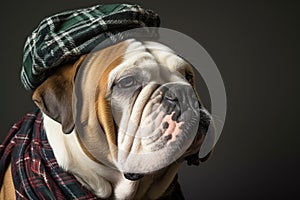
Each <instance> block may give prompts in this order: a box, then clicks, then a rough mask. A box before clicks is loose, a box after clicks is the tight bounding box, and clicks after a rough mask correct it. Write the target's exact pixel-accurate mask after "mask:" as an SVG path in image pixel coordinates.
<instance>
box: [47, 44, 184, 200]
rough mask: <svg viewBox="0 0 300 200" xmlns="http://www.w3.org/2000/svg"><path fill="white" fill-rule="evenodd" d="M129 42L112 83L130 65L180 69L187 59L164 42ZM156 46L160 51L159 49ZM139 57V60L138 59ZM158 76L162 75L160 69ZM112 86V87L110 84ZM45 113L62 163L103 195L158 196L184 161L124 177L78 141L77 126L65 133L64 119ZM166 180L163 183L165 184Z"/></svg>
mask: <svg viewBox="0 0 300 200" xmlns="http://www.w3.org/2000/svg"><path fill="white" fill-rule="evenodd" d="M128 43H129V47H128V48H127V52H126V53H125V56H124V61H123V62H122V63H121V65H119V66H118V67H117V68H115V69H114V70H112V71H111V73H110V75H109V82H108V85H111V84H112V80H114V78H115V76H117V75H118V74H119V73H120V71H122V70H128V68H129V66H135V65H138V64H141V63H143V64H145V63H146V65H145V66H149V69H151V66H153V64H157V63H160V64H163V65H166V66H170V70H171V71H176V70H178V68H181V67H183V66H184V62H183V60H182V59H181V58H179V57H178V56H176V55H175V54H174V52H173V51H172V50H170V49H169V48H167V47H165V46H164V45H160V44H159V43H151V42H149V43H144V44H142V43H140V42H134V41H128ZM146 49H147V51H149V49H150V51H151V53H149V52H147V51H146ZM156 49H158V50H160V51H156ZM161 50H164V51H165V53H161ZM159 52H160V53H159ZM137 60H138V62H139V63H136V62H135V61H137ZM144 70H147V68H144ZM156 76H160V74H159V72H158V71H157V75H156ZM173 77H174V79H176V81H179V82H182V83H185V82H183V81H182V79H179V78H178V80H177V77H176V76H175V75H174V76H173ZM108 88H110V87H109V86H108ZM43 117H44V121H43V123H44V128H45V131H46V134H47V137H48V140H49V143H50V145H51V147H52V149H53V151H54V155H55V157H56V159H57V162H58V164H59V166H61V167H62V168H63V169H65V170H67V171H69V172H71V173H73V174H74V175H75V177H76V178H77V179H78V181H79V182H80V183H82V185H84V186H85V187H87V188H88V189H89V190H91V191H93V192H94V193H95V194H96V195H97V196H98V197H100V198H109V199H132V198H133V197H134V198H138V199H144V198H148V199H153V198H157V197H159V196H160V195H161V194H163V193H164V191H165V189H166V188H167V187H168V185H169V183H170V182H171V181H172V180H173V178H174V176H175V174H176V173H177V170H178V168H179V165H180V163H175V167H172V169H173V170H170V171H167V170H168V169H163V170H161V171H160V172H159V173H158V174H159V175H157V174H155V175H147V176H146V177H144V178H143V179H141V180H139V181H129V180H127V179H125V178H124V176H123V174H122V172H120V171H118V170H117V168H118V167H119V166H116V168H115V169H112V168H111V167H108V166H105V165H104V164H100V163H97V162H95V161H93V160H92V159H91V158H90V157H88V156H87V155H86V154H85V152H84V151H83V149H82V147H81V145H80V143H79V141H78V137H77V133H76V130H73V131H72V132H71V133H70V134H64V133H63V131H62V126H61V124H60V123H58V122H56V121H54V120H53V119H51V118H50V117H48V116H47V115H45V114H43ZM154 160H156V158H155V159H154ZM153 162H155V161H153ZM137 166H138V165H137ZM137 170H138V169H137ZM154 177H155V178H154ZM162 183H163V185H161V184H162Z"/></svg>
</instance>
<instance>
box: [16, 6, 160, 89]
mask: <svg viewBox="0 0 300 200" xmlns="http://www.w3.org/2000/svg"><path fill="white" fill-rule="evenodd" d="M159 24H160V19H159V16H158V15H157V14H156V13H154V12H153V11H151V10H147V9H143V8H141V7H140V6H138V5H129V4H109V5H96V6H93V7H90V8H85V9H79V10H73V11H66V12H63V13H60V14H56V15H53V16H51V17H48V18H45V19H44V20H42V22H41V23H40V24H39V26H38V27H37V28H36V29H35V30H34V31H33V33H32V34H31V35H30V36H29V37H28V38H27V41H26V42H25V46H24V56H23V66H22V70H21V81H22V83H23V85H24V87H25V88H26V89H27V90H34V89H35V88H36V87H37V86H38V85H39V84H41V83H42V82H43V81H44V80H45V79H46V77H47V76H48V75H49V74H51V70H50V69H52V68H55V67H57V66H59V65H60V64H62V63H65V62H68V61H71V60H74V59H76V58H78V57H79V56H80V55H82V54H86V53H89V52H90V51H91V50H92V49H93V48H95V47H96V46H97V45H98V44H99V43H100V42H102V41H104V40H105V39H107V38H112V39H113V37H114V35H115V34H118V33H120V32H122V31H125V30H129V29H133V28H140V27H158V26H159Z"/></svg>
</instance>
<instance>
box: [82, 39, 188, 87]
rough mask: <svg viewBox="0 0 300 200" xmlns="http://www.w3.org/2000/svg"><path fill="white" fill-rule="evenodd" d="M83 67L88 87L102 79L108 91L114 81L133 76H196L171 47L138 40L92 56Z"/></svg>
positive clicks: (126, 42) (123, 43) (109, 48)
mask: <svg viewBox="0 0 300 200" xmlns="http://www.w3.org/2000/svg"><path fill="white" fill-rule="evenodd" d="M83 65H84V66H83V67H81V73H82V77H83V79H84V80H86V81H84V82H85V84H88V83H91V84H94V83H96V82H98V80H100V79H101V80H102V81H100V84H101V85H106V86H108V87H109V85H111V84H112V82H113V81H114V80H115V79H117V78H119V77H120V76H123V75H124V74H130V73H131V72H134V73H143V75H145V76H147V75H149V74H152V75H153V74H155V73H156V74H159V75H160V76H161V75H162V74H166V75H168V76H170V75H171V74H176V73H180V74H185V72H189V73H193V71H192V67H191V66H190V64H189V63H187V62H186V61H185V60H184V59H182V58H181V57H179V56H178V55H177V54H176V53H175V52H174V51H173V50H172V49H170V48H169V47H167V46H165V45H163V44H161V43H158V42H153V41H143V42H141V41H138V40H135V39H128V40H125V41H123V42H120V43H118V44H116V45H113V46H110V47H107V48H105V49H103V50H100V51H97V52H93V53H91V54H90V55H89V56H88V58H87V60H86V61H85V63H84V64H83ZM175 72H176V73H175ZM100 77H101V78H100ZM98 83H99V82H98Z"/></svg>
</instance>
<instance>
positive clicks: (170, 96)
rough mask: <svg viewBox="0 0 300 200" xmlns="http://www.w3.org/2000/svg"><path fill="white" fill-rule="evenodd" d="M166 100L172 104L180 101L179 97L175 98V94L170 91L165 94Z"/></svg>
mask: <svg viewBox="0 0 300 200" xmlns="http://www.w3.org/2000/svg"><path fill="white" fill-rule="evenodd" d="M165 100H167V101H170V102H175V101H178V99H177V97H176V96H175V94H174V93H172V92H170V91H168V92H166V94H165Z"/></svg>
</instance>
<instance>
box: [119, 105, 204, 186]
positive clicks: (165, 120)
mask: <svg viewBox="0 0 300 200" xmlns="http://www.w3.org/2000/svg"><path fill="white" fill-rule="evenodd" d="M175 115H176V113H175V112H171V113H170V114H166V113H165V112H164V111H160V112H157V113H156V114H155V116H156V118H153V115H149V117H146V118H145V119H144V120H142V121H141V124H140V126H139V129H138V130H137V132H136V133H135V135H134V136H125V137H131V138H132V141H131V143H132V146H131V147H130V149H129V150H128V148H127V150H125V149H124V148H122V147H123V146H122V145H120V146H119V147H118V158H117V160H116V164H117V165H118V167H119V169H120V170H121V171H122V172H123V173H124V176H125V177H126V178H127V179H129V180H135V179H139V178H140V177H142V175H143V174H149V173H153V172H155V171H158V170H160V169H162V168H165V167H167V166H169V165H170V164H171V163H173V162H174V161H176V160H177V159H178V158H180V157H181V156H182V155H183V154H184V153H185V151H186V150H187V149H188V147H189V146H190V145H191V143H192V142H193V140H194V138H195V136H196V134H197V129H198V124H199V115H197V114H196V113H195V112H193V111H192V109H190V110H187V111H185V112H184V113H181V115H180V116H176V120H175V117H174V116H175Z"/></svg>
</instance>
